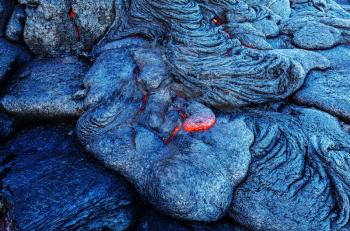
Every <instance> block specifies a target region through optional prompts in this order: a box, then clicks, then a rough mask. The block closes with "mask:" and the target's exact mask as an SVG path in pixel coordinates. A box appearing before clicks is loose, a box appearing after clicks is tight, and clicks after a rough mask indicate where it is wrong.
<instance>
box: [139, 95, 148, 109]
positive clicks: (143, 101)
mask: <svg viewBox="0 0 350 231" xmlns="http://www.w3.org/2000/svg"><path fill="white" fill-rule="evenodd" d="M147 101H148V95H143V100H142V106H141V108H140V111H144V110H145V109H146V106H147Z"/></svg>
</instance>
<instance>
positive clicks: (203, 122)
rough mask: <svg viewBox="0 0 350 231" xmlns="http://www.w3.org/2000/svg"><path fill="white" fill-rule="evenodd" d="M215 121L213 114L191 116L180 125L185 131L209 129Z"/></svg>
mask: <svg viewBox="0 0 350 231" xmlns="http://www.w3.org/2000/svg"><path fill="white" fill-rule="evenodd" d="M215 123H216V119H215V116H209V117H208V116H191V117H189V118H187V119H186V120H185V121H184V123H183V125H182V126H183V128H184V129H185V131H187V132H201V131H206V130H208V129H210V128H211V127H213V126H214V125H215Z"/></svg>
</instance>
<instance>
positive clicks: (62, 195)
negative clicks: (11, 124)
mask: <svg viewBox="0 0 350 231" xmlns="http://www.w3.org/2000/svg"><path fill="white" fill-rule="evenodd" d="M9 155H12V156H14V157H13V160H12V163H13V164H14V166H13V167H12V169H11V170H10V172H9V173H8V174H7V176H6V177H5V179H4V181H3V182H4V184H5V185H6V186H7V187H9V188H10V190H11V192H12V194H13V195H12V197H13V201H14V215H15V218H16V220H17V223H18V225H19V227H20V229H21V230H101V229H103V228H105V229H108V228H109V229H111V230H125V229H126V228H128V227H129V226H130V225H131V223H132V222H133V221H134V215H135V210H134V197H133V195H134V194H133V190H131V188H130V187H129V184H127V182H126V181H125V180H123V179H122V178H121V177H120V176H117V175H114V174H112V173H110V172H109V171H108V170H106V169H104V168H103V167H101V166H100V165H99V164H97V163H96V162H95V161H93V160H91V159H89V158H88V157H87V155H86V154H85V153H84V151H83V150H82V149H81V147H80V146H79V144H78V143H77V141H76V140H75V138H74V129H73V128H72V127H70V126H66V125H59V126H53V125H52V126H50V125H47V126H38V127H36V128H30V129H26V130H24V131H22V132H20V133H19V134H18V135H17V136H16V138H14V139H13V140H11V141H10V142H9V143H8V144H7V145H6V146H5V147H4V148H3V149H2V151H1V157H2V158H3V157H4V156H9Z"/></svg>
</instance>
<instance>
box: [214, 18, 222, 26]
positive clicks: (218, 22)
mask: <svg viewBox="0 0 350 231" xmlns="http://www.w3.org/2000/svg"><path fill="white" fill-rule="evenodd" d="M213 22H214V23H215V25H217V26H221V24H222V23H221V21H220V20H219V19H218V18H216V17H215V18H213Z"/></svg>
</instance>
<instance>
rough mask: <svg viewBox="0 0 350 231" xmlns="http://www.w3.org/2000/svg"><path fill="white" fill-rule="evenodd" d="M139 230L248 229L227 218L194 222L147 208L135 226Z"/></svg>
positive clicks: (200, 230)
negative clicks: (175, 218)
mask: <svg viewBox="0 0 350 231" xmlns="http://www.w3.org/2000/svg"><path fill="white" fill-rule="evenodd" d="M135 230H137V231H153V230H167V231H190V230H192V231H211V230H213V231H246V229H244V228H243V227H240V226H239V225H237V224H232V223H230V222H227V221H225V220H220V221H218V222H214V223H208V224H205V223H193V222H184V221H179V220H174V219H171V218H169V217H167V216H164V215H162V214H159V213H157V212H155V211H154V210H151V209H145V210H144V211H143V215H142V217H141V219H140V221H139V222H138V224H137V226H136V227H135Z"/></svg>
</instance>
